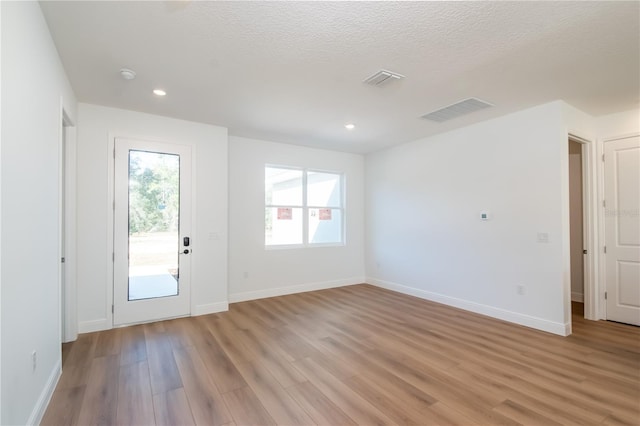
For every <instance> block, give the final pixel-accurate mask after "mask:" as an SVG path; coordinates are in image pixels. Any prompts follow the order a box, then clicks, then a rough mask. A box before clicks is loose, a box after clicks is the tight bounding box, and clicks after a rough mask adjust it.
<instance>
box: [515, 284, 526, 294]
mask: <svg viewBox="0 0 640 426" xmlns="http://www.w3.org/2000/svg"><path fill="white" fill-rule="evenodd" d="M516 293H518V295H519V296H524V286H523V285H517V286H516Z"/></svg>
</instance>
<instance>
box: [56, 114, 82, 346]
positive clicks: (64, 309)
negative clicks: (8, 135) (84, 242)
mask: <svg viewBox="0 0 640 426" xmlns="http://www.w3.org/2000/svg"><path fill="white" fill-rule="evenodd" d="M75 130H76V129H75V127H74V125H73V122H72V121H71V119H70V118H69V116H68V115H67V113H66V111H64V109H63V110H62V113H61V120H60V141H59V147H58V156H59V158H58V202H59V208H58V215H59V216H58V217H59V224H58V226H59V227H58V232H59V234H58V235H59V238H58V239H59V253H60V263H59V265H60V266H59V277H58V279H59V289H60V341H61V342H63V343H64V342H71V341H73V340H76V338H77V336H78V327H77V311H76V309H77V308H76V281H75V280H76V276H75V265H76V263H75V255H76V254H75V250H76V246H75V221H76V217H75V203H76V199H75V176H76V172H75V152H76V148H75V146H76V145H75V144H76V140H75V137H76V132H75ZM63 354H64V350H63Z"/></svg>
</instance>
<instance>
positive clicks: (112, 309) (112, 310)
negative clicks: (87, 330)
mask: <svg viewBox="0 0 640 426" xmlns="http://www.w3.org/2000/svg"><path fill="white" fill-rule="evenodd" d="M113 312H114V308H113V305H111V313H113Z"/></svg>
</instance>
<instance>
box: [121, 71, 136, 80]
mask: <svg viewBox="0 0 640 426" xmlns="http://www.w3.org/2000/svg"><path fill="white" fill-rule="evenodd" d="M120 76H121V77H122V78H124V79H125V80H133V79H134V78H136V72H135V71H134V70H130V69H129V68H122V69H121V70H120Z"/></svg>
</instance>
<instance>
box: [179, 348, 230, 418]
mask: <svg viewBox="0 0 640 426" xmlns="http://www.w3.org/2000/svg"><path fill="white" fill-rule="evenodd" d="M174 353H175V358H176V362H177V364H178V369H179V370H180V376H181V377H182V383H183V384H184V391H185V393H186V394H187V399H188V400H189V406H190V407H191V413H192V414H193V418H194V420H195V422H196V424H199V425H223V424H225V423H228V422H229V421H231V416H230V415H229V412H228V411H227V407H226V405H225V404H224V401H223V399H222V396H221V395H220V393H219V392H218V389H217V388H216V387H215V385H214V384H213V383H212V382H211V381H210V380H209V376H208V375H207V374H203V373H204V372H206V367H205V366H204V363H203V362H202V359H200V355H199V354H198V351H197V349H196V348H194V347H187V348H179V349H174Z"/></svg>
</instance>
